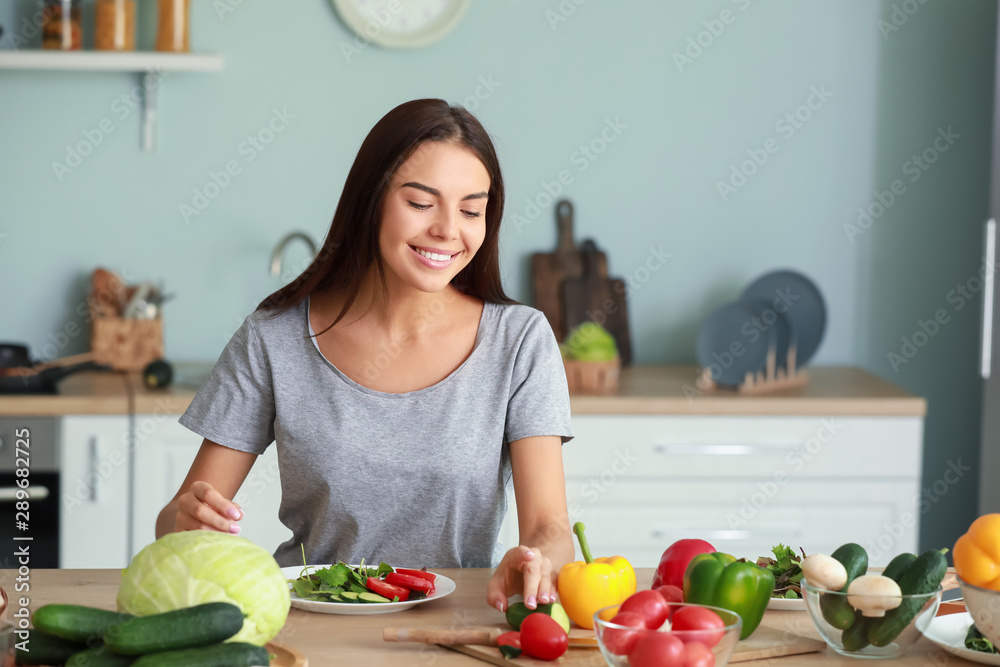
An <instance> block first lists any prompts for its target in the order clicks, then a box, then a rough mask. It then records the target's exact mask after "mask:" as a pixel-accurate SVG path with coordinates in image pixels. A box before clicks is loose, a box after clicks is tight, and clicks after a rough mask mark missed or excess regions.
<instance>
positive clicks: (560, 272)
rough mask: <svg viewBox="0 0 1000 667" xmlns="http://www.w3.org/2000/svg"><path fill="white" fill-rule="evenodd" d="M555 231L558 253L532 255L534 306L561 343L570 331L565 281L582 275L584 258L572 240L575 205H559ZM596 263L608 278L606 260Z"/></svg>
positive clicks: (562, 202) (601, 258)
mask: <svg viewBox="0 0 1000 667" xmlns="http://www.w3.org/2000/svg"><path fill="white" fill-rule="evenodd" d="M556 230H557V240H556V247H555V250H553V251H552V252H536V253H535V254H533V255H532V256H531V304H532V305H533V306H534V307H535V308H537V309H538V310H540V311H542V313H543V314H544V315H545V319H547V320H548V321H549V325H550V326H551V327H552V332H553V333H554V334H555V335H556V340H557V341H559V342H560V343H561V342H563V340H564V339H565V338H566V334H567V332H568V331H569V329H568V328H567V326H566V318H565V313H564V311H563V303H562V299H563V294H562V289H563V281H565V280H566V279H567V278H580V277H581V276H582V275H583V257H582V255H581V254H580V250H579V249H578V248H577V247H576V242H575V241H573V204H572V203H571V202H570V201H569V200H568V199H560V200H559V201H558V202H556ZM596 261H597V264H598V268H599V270H603V271H604V275H605V276H606V275H607V271H608V259H607V257H606V256H605V255H604V253H599V255H598V256H597V257H596Z"/></svg>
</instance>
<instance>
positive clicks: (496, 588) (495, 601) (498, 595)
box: [486, 564, 507, 612]
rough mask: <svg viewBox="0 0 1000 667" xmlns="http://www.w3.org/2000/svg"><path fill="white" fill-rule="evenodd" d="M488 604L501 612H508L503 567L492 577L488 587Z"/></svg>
mask: <svg viewBox="0 0 1000 667" xmlns="http://www.w3.org/2000/svg"><path fill="white" fill-rule="evenodd" d="M486 604H488V605H489V606H491V607H493V608H495V609H497V610H498V611H500V612H506V611H507V594H506V592H505V591H504V574H503V566H502V564H501V567H498V568H497V570H496V572H494V573H493V576H492V577H490V583H489V584H488V585H487V586H486Z"/></svg>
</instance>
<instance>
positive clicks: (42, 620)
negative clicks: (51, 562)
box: [31, 604, 135, 646]
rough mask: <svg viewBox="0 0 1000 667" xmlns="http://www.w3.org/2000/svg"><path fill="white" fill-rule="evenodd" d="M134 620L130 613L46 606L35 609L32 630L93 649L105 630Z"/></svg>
mask: <svg viewBox="0 0 1000 667" xmlns="http://www.w3.org/2000/svg"><path fill="white" fill-rule="evenodd" d="M133 618H135V616H133V615H132V614H121V613H119V612H117V611H108V610H107V609H97V608H95V607H84V606H82V605H76V604H47V605H43V606H41V607H39V608H38V609H36V610H35V613H34V614H33V615H32V617H31V622H32V625H34V626H35V629H37V630H41V631H42V632H44V633H45V634H47V635H52V636H53V637H61V638H63V639H68V640H70V641H74V642H80V643H81V644H87V645H88V646H93V644H94V642H95V641H100V639H101V638H102V637H103V636H104V632H105V630H107V629H108V628H109V627H110V626H112V625H114V624H120V623H125V622H128V621H130V620H132V619H133Z"/></svg>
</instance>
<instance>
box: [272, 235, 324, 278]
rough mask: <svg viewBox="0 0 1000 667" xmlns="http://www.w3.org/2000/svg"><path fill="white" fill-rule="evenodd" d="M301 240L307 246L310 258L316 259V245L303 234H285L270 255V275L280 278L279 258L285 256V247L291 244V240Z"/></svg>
mask: <svg viewBox="0 0 1000 667" xmlns="http://www.w3.org/2000/svg"><path fill="white" fill-rule="evenodd" d="M297 238H299V239H302V240H303V241H305V243H306V245H308V246H309V254H310V255H312V257H314V258H315V257H316V243H315V242H314V241H313V240H312V238H310V237H309V235H308V234H306V233H305V232H292V233H291V234H287V235H286V236H285V237H284V238H283V239H281V241H279V242H278V246H277V247H276V248H275V249H274V252H273V253H271V275H272V276H280V275H281V258H282V256H284V254H285V247H286V246H287V245H288V244H289V243H291V241H292V240H293V239H297Z"/></svg>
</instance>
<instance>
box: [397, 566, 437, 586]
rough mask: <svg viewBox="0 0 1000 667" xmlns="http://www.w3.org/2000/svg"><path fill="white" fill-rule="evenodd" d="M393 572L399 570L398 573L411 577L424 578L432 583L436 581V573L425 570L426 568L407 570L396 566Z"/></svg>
mask: <svg viewBox="0 0 1000 667" xmlns="http://www.w3.org/2000/svg"><path fill="white" fill-rule="evenodd" d="M395 572H399V573H400V574H408V575H410V576H411V577H420V578H421V579H426V580H427V581H429V582H431V583H432V584H433V583H435V582H436V581H437V575H436V574H434V573H433V572H427V571H426V570H409V569H407V568H405V567H397V568H396V569H395Z"/></svg>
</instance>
